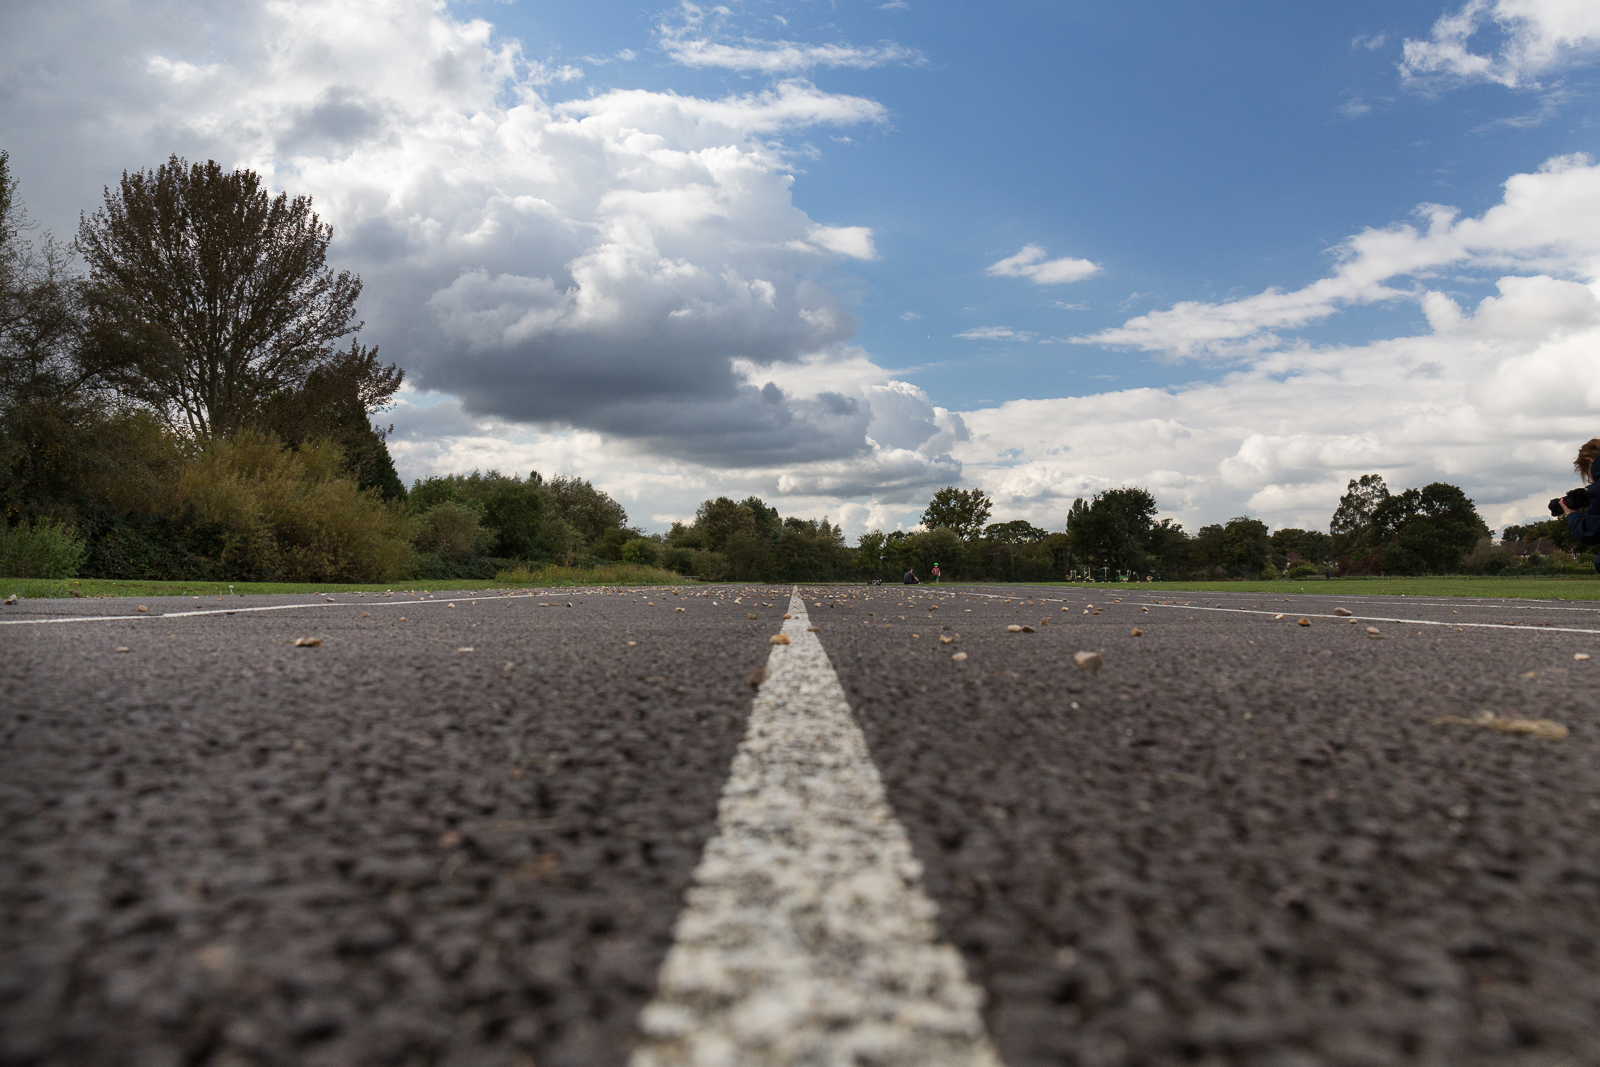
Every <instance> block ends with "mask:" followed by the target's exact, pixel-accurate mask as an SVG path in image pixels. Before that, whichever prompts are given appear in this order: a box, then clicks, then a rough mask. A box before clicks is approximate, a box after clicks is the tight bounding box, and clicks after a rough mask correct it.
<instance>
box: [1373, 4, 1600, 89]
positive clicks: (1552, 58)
mask: <svg viewBox="0 0 1600 1067" xmlns="http://www.w3.org/2000/svg"><path fill="white" fill-rule="evenodd" d="M1491 27H1492V29H1493V30H1494V31H1497V35H1498V36H1499V38H1500V40H1499V48H1498V50H1497V51H1495V52H1494V53H1493V54H1483V53H1480V52H1474V51H1472V49H1471V47H1470V44H1469V42H1470V41H1471V39H1472V38H1473V37H1474V36H1477V35H1478V34H1480V33H1482V32H1484V31H1486V30H1488V29H1490V28H1491ZM1404 50H1405V51H1404V58H1403V59H1402V60H1401V63H1400V73H1401V75H1402V76H1403V77H1404V78H1406V79H1407V80H1409V81H1430V80H1438V79H1445V80H1449V81H1459V82H1493V83H1496V84H1499V85H1504V86H1508V87H1510V88H1522V87H1537V86H1538V83H1539V79H1540V78H1542V77H1545V76H1547V75H1550V74H1554V73H1557V72H1560V71H1561V70H1564V69H1566V68H1567V67H1570V66H1572V65H1575V64H1577V63H1581V62H1586V61H1588V60H1590V59H1592V58H1593V57H1594V56H1595V55H1596V53H1597V52H1600V5H1596V4H1594V3H1589V2H1586V0H1469V2H1468V3H1467V4H1465V5H1464V6H1463V7H1461V8H1460V9H1459V10H1457V11H1453V12H1447V13H1445V14H1444V15H1441V16H1440V17H1439V20H1438V21H1437V22H1435V23H1434V24H1433V30H1432V32H1431V33H1430V34H1429V36H1428V39H1427V40H1426V41H1417V40H1412V39H1410V38H1407V40H1406V42H1405V45H1404Z"/></svg>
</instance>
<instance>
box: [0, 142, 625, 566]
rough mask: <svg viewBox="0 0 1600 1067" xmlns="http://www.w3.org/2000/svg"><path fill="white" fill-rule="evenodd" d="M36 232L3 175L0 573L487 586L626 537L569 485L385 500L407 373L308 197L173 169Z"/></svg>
mask: <svg viewBox="0 0 1600 1067" xmlns="http://www.w3.org/2000/svg"><path fill="white" fill-rule="evenodd" d="M35 231H36V227H35V226H34V225H33V224H31V223H30V222H29V220H28V217H27V213H26V211H25V210H24V208H23V205H22V202H21V200H20V198H19V197H18V186H17V183H16V182H15V180H13V178H12V175H11V172H10V157H9V156H8V155H7V154H6V153H4V152H0V509H3V512H4V523H3V524H0V573H3V574H7V575H8V576H17V577H26V576H39V577H57V576H67V575H73V574H76V575H78V576H83V577H106V578H141V579H220V580H228V581H235V580H239V581H247V580H254V579H261V580H309V581H340V580H343V581H355V580H367V581H391V580H398V579H401V578H405V577H489V576H492V575H493V574H494V573H495V572H496V571H497V570H498V569H500V568H502V567H503V566H505V565H507V564H510V563H513V562H526V561H534V562H538V561H546V560H556V561H561V562H570V561H581V560H583V559H586V558H589V557H590V556H591V555H593V554H595V553H600V554H606V553H609V552H611V550H612V549H613V548H614V547H615V546H617V545H619V544H620V543H621V542H622V541H626V540H637V539H638V537H639V536H640V535H639V531H637V530H626V532H625V528H626V527H627V515H626V513H625V512H624V511H623V509H622V507H621V506H620V505H619V504H617V502H616V501H615V500H613V499H611V498H610V497H609V496H607V495H606V494H605V493H603V492H601V491H599V490H598V489H596V488H595V487H594V486H592V485H591V484H589V483H588V482H586V481H583V480H581V479H573V478H562V477H556V478H552V479H550V480H548V481H546V480H545V479H543V478H541V477H540V476H539V475H538V474H537V473H533V474H531V475H530V476H529V477H528V478H518V477H506V476H502V475H500V474H497V473H494V472H491V473H490V474H487V475H483V474H477V473H474V474H472V475H465V476H456V477H445V478H430V479H427V480H425V481H419V482H417V483H416V484H414V485H413V486H412V487H411V488H410V489H409V490H408V489H407V488H406V487H405V486H404V485H403V484H402V483H401V481H400V478H399V475H398V474H397V472H396V470H395V467H394V463H393V461H392V459H391V457H390V454H389V449H388V444H387V440H386V438H387V435H388V432H389V430H388V429H383V428H379V427H377V426H375V425H374V424H373V417H374V416H375V415H378V414H379V413H381V412H382V411H384V410H386V409H387V408H389V407H390V406H391V405H392V403H393V398H394V396H395V393H396V392H397V390H398V389H399V388H400V386H401V384H402V382H403V381H404V374H403V372H402V371H401V370H400V369H399V368H398V367H397V366H395V365H394V364H392V363H384V362H383V361H382V360H381V359H380V358H379V355H378V351H377V349H375V348H370V347H368V346H366V345H364V344H362V343H361V341H360V337H359V335H360V332H361V328H362V323H361V322H360V321H359V319H358V318H357V315H356V303H357V300H358V299H359V297H360V295H361V279H360V278H359V277H357V276H356V275H354V274H351V273H349V272H348V271H335V270H334V269H333V268H331V267H330V266H329V265H328V263H327V251H328V246H329V243H330V241H331V240H332V236H333V230H332V227H331V226H329V225H328V224H327V223H325V222H323V221H321V220H320V219H319V218H318V216H317V215H316V213H315V211H314V210H313V209H312V202H311V200H310V198H309V197H304V196H298V197H291V196H289V195H288V194H287V193H279V194H277V195H276V196H274V195H272V194H270V193H269V192H268V190H267V189H266V188H265V187H264V185H263V183H262V181H261V178H260V176H259V175H257V174H256V173H254V172H253V171H250V170H245V169H241V170H234V171H225V170H223V169H222V168H221V167H220V166H218V165H217V164H216V163H215V162H210V161H208V162H206V163H195V164H190V163H188V162H186V161H184V160H181V159H179V158H177V157H175V156H174V157H172V158H171V159H169V160H168V161H167V162H166V163H164V164H162V165H161V166H159V167H155V168H153V169H148V170H141V171H138V172H134V173H128V172H124V173H123V175H122V177H121V180H120V181H119V182H118V183H117V185H116V186H115V187H114V188H111V187H108V188H107V189H106V190H105V197H104V203H103V204H102V205H101V206H100V207H99V208H98V209H96V210H95V211H94V212H92V213H85V214H84V215H82V216H81V217H80V222H79V227H78V232H77V234H76V236H75V238H74V239H73V240H72V241H71V242H70V244H64V243H62V242H60V241H58V240H56V239H55V238H54V237H53V236H52V235H50V234H48V233H42V234H40V233H36V232H35ZM389 429H392V427H390V428H389Z"/></svg>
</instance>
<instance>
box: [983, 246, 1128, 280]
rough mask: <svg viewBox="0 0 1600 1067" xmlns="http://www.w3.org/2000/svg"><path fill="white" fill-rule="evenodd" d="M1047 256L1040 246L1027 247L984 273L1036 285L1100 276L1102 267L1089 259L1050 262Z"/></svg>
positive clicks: (1068, 258) (1054, 260) (1066, 259)
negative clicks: (1025, 280) (1024, 279)
mask: <svg viewBox="0 0 1600 1067" xmlns="http://www.w3.org/2000/svg"><path fill="white" fill-rule="evenodd" d="M1047 256H1048V253H1046V252H1045V250H1044V249H1043V248H1041V247H1040V246H1039V245H1035V244H1030V245H1025V246H1023V249H1022V251H1020V252H1018V253H1017V254H1016V255H1014V256H1007V257H1006V258H1005V259H1002V260H1000V261H999V262H998V263H991V264H990V265H989V267H988V268H987V269H986V270H985V271H984V273H985V274H987V275H989V276H990V277H993V278H1027V279H1030V280H1031V281H1032V282H1033V284H1035V285H1060V284H1062V283H1064V282H1076V281H1082V280H1083V279H1084V278H1087V277H1089V276H1091V275H1094V274H1099V273H1100V267H1099V266H1098V265H1096V264H1094V263H1091V262H1089V261H1088V260H1087V259H1072V258H1070V257H1063V258H1061V259H1049V258H1047Z"/></svg>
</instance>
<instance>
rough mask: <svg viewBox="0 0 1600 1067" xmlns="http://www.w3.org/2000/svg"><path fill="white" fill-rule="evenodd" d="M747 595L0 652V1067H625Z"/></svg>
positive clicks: (246, 601)
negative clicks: (719, 601)
mask: <svg viewBox="0 0 1600 1067" xmlns="http://www.w3.org/2000/svg"><path fill="white" fill-rule="evenodd" d="M687 592H689V591H685V593H687ZM692 592H694V593H702V592H705V590H698V589H697V590H692ZM764 592H765V593H766V594H767V595H763V596H761V597H760V599H759V602H760V603H761V604H766V605H777V606H776V607H757V606H749V607H748V610H746V606H748V605H750V604H751V598H750V597H748V596H746V597H744V598H743V599H744V600H745V605H741V606H740V608H739V609H738V610H737V611H735V610H732V609H729V610H722V609H719V608H713V607H711V606H710V605H711V604H712V599H711V598H709V597H702V596H689V595H683V594H680V595H674V594H673V593H672V592H663V591H661V590H652V591H649V592H640V593H635V592H629V593H626V594H624V595H622V596H610V597H607V596H604V595H599V594H595V593H587V594H585V593H581V592H571V593H567V592H563V593H561V594H560V595H558V596H553V597H550V598H547V599H548V600H549V601H551V602H553V603H554V604H556V605H558V606H554V607H545V606H540V602H539V601H538V600H535V599H529V598H521V599H501V598H495V597H490V596H482V595H479V596H477V597H476V602H475V603H474V602H473V600H472V599H457V600H456V601H455V605H456V606H455V607H450V606H447V603H446V600H447V596H446V594H438V595H436V596H435V597H433V598H431V599H433V600H434V601H435V603H430V604H418V605H400V606H396V605H394V604H393V603H392V601H394V600H400V599H413V598H412V597H409V596H402V595H400V594H397V595H396V596H395V597H393V598H389V599H388V601H386V600H385V599H383V598H379V597H372V596H370V595H369V596H368V597H366V598H356V597H354V596H353V595H349V594H344V595H340V596H338V597H337V599H338V600H341V601H353V600H357V599H360V600H361V601H362V606H361V607H360V608H359V609H357V608H350V607H330V608H325V609H312V610H309V611H281V612H265V613H260V614H249V613H241V614H236V615H225V616H211V617H207V618H188V619H143V620H137V621H129V622H112V623H99V622H96V623H83V624H65V625H51V626H39V627H23V626H15V627H0V650H3V660H4V664H5V667H4V675H3V680H0V707H3V708H4V712H3V715H0V820H3V825H0V834H3V838H0V849H3V851H4V855H5V862H4V863H3V864H0V915H3V919H0V1061H3V1062H5V1063H7V1064H33V1063H48V1064H151V1065H157V1064H159V1065H163V1067H165V1065H174V1067H175V1065H180V1064H218V1065H222V1064H244V1063H252V1064H255V1063H259V1064H329V1065H332V1064H435V1063H438V1064H478V1065H494V1064H500V1063H507V1064H519V1063H520V1064H527V1063H532V1062H537V1063H538V1064H540V1065H541V1067H566V1065H572V1067H578V1065H590V1064H605V1063H616V1062H620V1056H621V1053H620V1051H619V1050H620V1049H622V1048H623V1047H624V1046H625V1045H626V1044H627V1042H628V1041H629V1039H630V1035H631V1033H632V1031H633V1025H634V1020H635V1018H636V1016H637V1014H638V1011H639V1009H640V1008H642V1007H643V1005H644V1004H645V1002H646V1000H647V999H648V997H649V995H650V993H651V992H652V991H653V989H654V984H655V974H656V970H657V969H658V967H659V965H660V962H661V958H662V957H663V956H664V955H665V952H666V949H667V947H668V946H669V945H670V943H671V927H672V922H673V919H674V918H675V916H676V914H677V911H678V908H679V904H680V901H681V899H682V896H683V892H684V889H685V888H686V887H687V885H688V884H689V878H690V875H691V874H692V872H693V869H694V866H695V864H696V862H697V861H698V859H699V854H700V850H701V848H702V847H703V845H704V844H705V842H706V840H707V839H708V838H709V837H710V834H711V832H712V829H713V828H714V824H715V816H716V801H717V797H718V795H719V793H720V791H721V788H722V784H723V780H724V778H725V777H726V774H727V768H728V765H729V763H730V761H731V760H732V757H733V752H734V749H735V747H736V746H737V744H738V742H739V739H740V738H741V737H742V735H743V732H744V724H745V719H746V717H747V715H748V712H749V705H750V694H751V690H750V688H749V687H748V685H747V684H746V679H747V678H748V676H749V673H750V671H751V670H752V669H754V668H756V667H759V666H761V665H762V664H763V663H764V662H765V661H766V657H767V651H768V645H767V637H768V636H769V635H770V634H772V633H774V632H776V631H777V629H778V627H779V626H780V625H781V619H782V614H783V610H784V607H786V606H787V602H788V598H787V596H786V595H779V594H778V593H777V592H775V591H764ZM311 599H313V598H308V597H246V598H229V600H228V601H227V602H226V603H224V604H219V603H218V602H217V601H215V600H211V601H200V602H197V601H194V600H178V601H158V600H149V601H141V602H133V603H130V602H128V601H123V600H119V601H106V600H100V601H34V602H30V603H27V604H24V605H22V607H23V609H24V611H25V612H29V613H53V612H72V613H78V614H87V613H100V612H104V611H107V610H111V611H114V612H116V613H119V614H120V613H126V614H133V613H134V612H135V611H136V608H137V604H138V603H143V604H145V605H146V606H148V607H149V608H150V612H149V614H159V613H161V612H163V611H171V610H194V609H196V608H212V609H217V608H225V607H243V606H252V605H259V604H262V603H271V602H279V603H282V602H295V601H298V602H306V601H309V600H311ZM316 599H320V598H316ZM636 599H637V602H635V600H636ZM647 601H654V602H655V606H653V607H652V606H649V605H648V604H647ZM568 603H571V604H572V605H573V606H572V607H570V608H568V607H565V606H559V605H566V604H568ZM677 607H683V608H685V610H684V611H683V612H677V611H675V610H674V609H675V608H677ZM369 609H370V612H369ZM6 610H7V612H8V614H6V615H0V618H13V617H16V616H17V615H18V613H17V611H16V605H13V606H12V608H8V609H6ZM363 612H369V615H368V617H363ZM747 614H755V615H757V616H758V619H756V620H750V619H747V618H746V615H747ZM402 618H404V620H405V621H401V619H402ZM297 637H315V638H319V639H320V640H321V641H322V645H321V646H320V647H299V648H297V647H293V645H292V641H293V640H294V639H295V638H297ZM628 641H635V642H636V644H635V645H634V646H633V647H629V646H628V644H627V642H628ZM118 646H122V647H125V648H128V649H129V651H128V652H124V653H118V652H116V651H115V649H116V647H118ZM467 646H470V647H471V648H472V649H473V651H472V652H458V651H457V649H458V648H461V647H467ZM508 664H510V665H511V666H509V667H508V666H507V665H508Z"/></svg>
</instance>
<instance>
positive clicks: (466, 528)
mask: <svg viewBox="0 0 1600 1067" xmlns="http://www.w3.org/2000/svg"><path fill="white" fill-rule="evenodd" d="M411 543H412V544H413V545H416V546H417V550H418V551H419V552H431V553H434V554H437V555H440V556H466V555H470V554H472V553H474V552H482V551H483V550H484V549H485V548H487V547H489V534H488V532H487V531H485V530H484V529H483V528H482V526H480V525H479V523H478V514H477V512H475V511H473V510H472V509H471V508H469V507H467V506H465V505H463V504H457V503H455V502H454V501H449V502H446V503H443V504H436V505H434V506H433V507H432V508H429V509H428V513H427V514H426V515H424V516H422V519H421V521H419V522H418V523H417V531H416V533H414V534H412V535H411ZM451 577H457V576H455V575H452V576H451Z"/></svg>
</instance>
